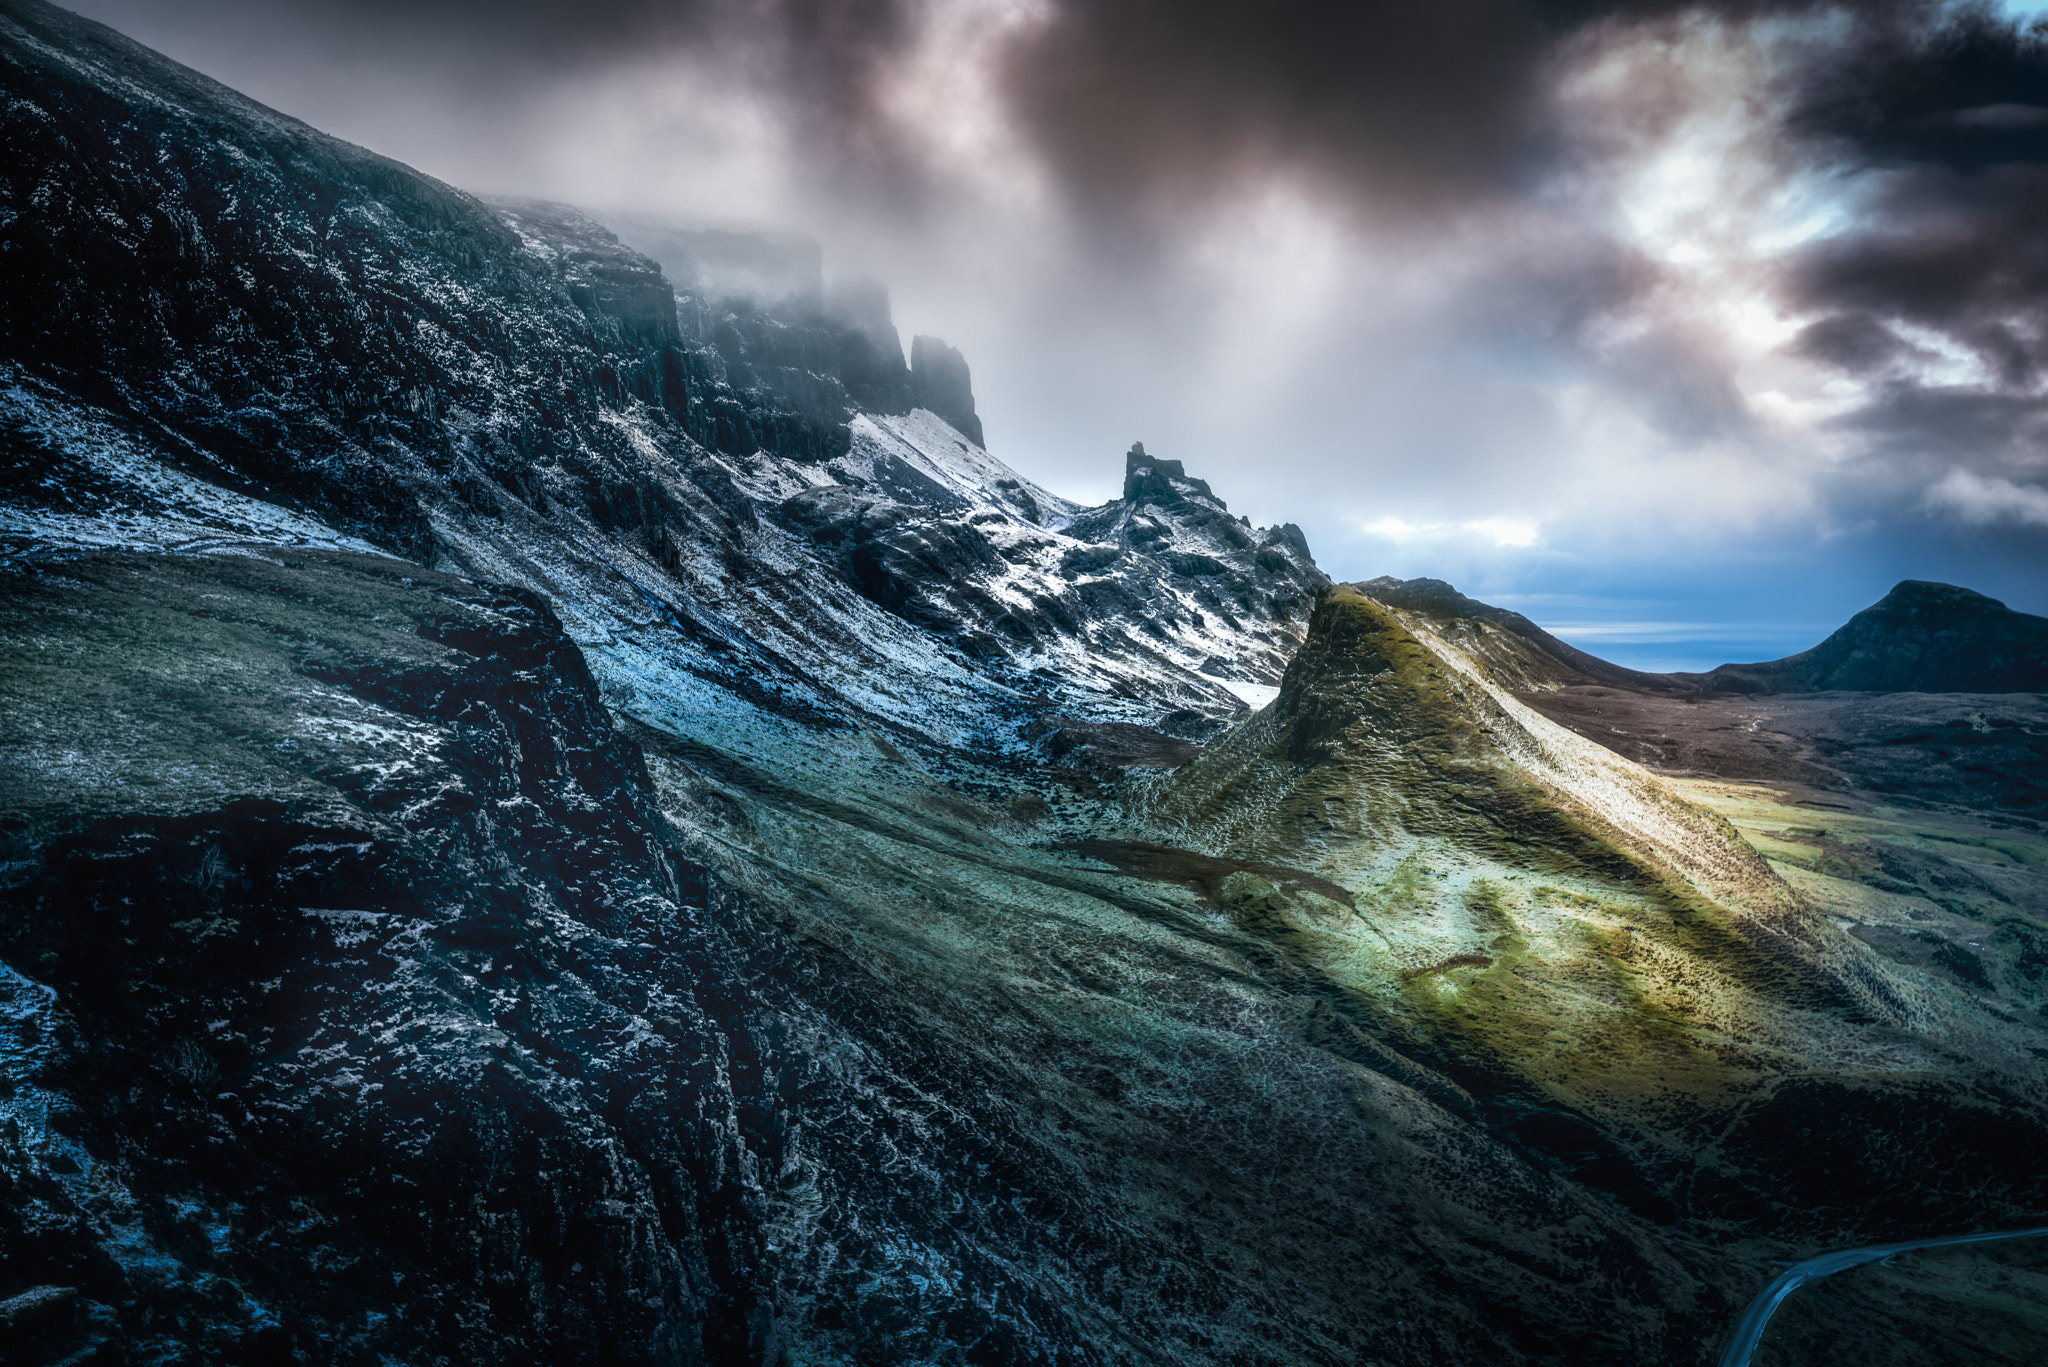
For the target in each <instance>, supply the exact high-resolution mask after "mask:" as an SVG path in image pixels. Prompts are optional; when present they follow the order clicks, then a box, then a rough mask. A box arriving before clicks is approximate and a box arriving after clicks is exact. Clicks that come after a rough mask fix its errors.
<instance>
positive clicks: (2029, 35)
mask: <svg viewBox="0 0 2048 1367" xmlns="http://www.w3.org/2000/svg"><path fill="white" fill-rule="evenodd" d="M1793 127H1794V131H1795V132H1796V133H1797V134H1798V135H1800V136H1801V137H1803V138H1805V139H1807V140H1809V141H1810V143H1811V144H1812V146H1813V149H1814V152H1815V155H1818V156H1824V157H1831V158H1833V159H1836V160H1837V161H1839V162H1840V163H1841V164H1842V165H1843V166H1844V167H1845V168H1847V169H1850V170H1852V171H1854V172H1857V173H1859V174H1861V175H1862V176H1863V177H1864V178H1865V179H1867V180H1868V181H1869V182H1870V184H1871V185H1872V186H1873V187H1874V188H1873V190H1872V192H1871V193H1870V194H1869V195H1868V197H1867V199H1866V200H1865V202H1864V203H1863V204H1862V205H1861V206H1859V207H1860V211H1859V213H1858V215H1857V222H1856V223H1855V224H1854V225H1852V226H1851V227H1850V228H1849V229H1848V230H1847V231H1844V232H1840V233H1837V234H1834V235H1831V236H1830V237H1829V238H1828V239H1827V240H1825V241H1824V242H1822V243H1819V244H1817V245H1815V246H1814V247H1812V248H1811V249H1809V250H1808V251H1806V252H1804V253H1802V254H1801V258H1800V259H1799V260H1798V261H1797V262H1796V264H1795V266H1794V269H1793V271H1792V273H1791V279H1790V288H1791V291H1792V297H1793V298H1794V299H1795V300H1797V301H1798V302H1799V303H1800V304H1802V305H1804V306H1805V307H1807V308H1809V309H1812V310H1816V311H1820V312H1823V313H1825V314H1826V316H1825V317H1824V318H1823V319H1822V320H1821V321H1820V322H1818V323H1816V324H1814V325H1813V326H1811V327H1809V328H1808V329H1807V331H1806V333H1805V334H1804V336H1803V337H1802V338H1801V345H1802V347H1803V348H1804V349H1805V350H1806V351H1807V352H1808V354H1811V355H1814V356H1816V357H1819V358H1821V359H1824V360H1827V361H1829V362H1830V363H1832V364H1834V365H1836V366H1837V367H1839V368H1841V369H1843V370H1844V371H1847V372H1849V373H1851V374H1856V375H1863V376H1871V377H1886V378H1891V377H1895V376H1897V375H1898V374H1899V373H1900V372H1901V371H1902V370H1903V371H1904V372H1906V373H1907V374H1912V373H1916V372H1917V373H1920V374H1923V375H1931V376H1934V377H1936V378H1933V379H1930V380H1929V381H1928V382H1927V383H1926V384H1924V385H1923V384H1916V383H1912V382H1910V381H1907V382H1904V383H1894V385H1893V386H1892V387H1891V388H1890V389H1889V390H1888V391H1887V394H1886V396H1885V397H1884V398H1883V399H1882V400H1881V401H1880V402H1879V403H1878V404H1876V405H1874V406H1873V407H1872V408H1871V409H1870V410H1869V411H1867V412H1865V413H1863V414H1860V415H1858V416H1857V418H1856V419H1855V421H1856V423H1857V425H1858V426H1861V427H1863V428H1865V429H1866V430H1869V431H1871V432H1872V433H1873V434H1875V435H1878V436H1880V437H1881V438H1882V439H1883V440H1884V441H1885V442H1886V443H1887V444H1888V445H1892V446H1900V445H1902V444H1913V443H1918V444H1920V445H1921V446H1922V447H1923V448H1924V449H1927V450H1929V451H1934V452H1949V453H1953V454H1955V455H1956V456H1957V457H1958V458H1960V459H1967V458H1969V456H1970V455H1971V454H1972V453H1984V454H2004V455H2020V454H2023V453H2024V448H2026V447H2028V446H2031V445H2032V444H2033V443H2034V442H2036V441H2037V440H2038V436H2039V421H2038V404H2037V403H2036V402H2035V401H2034V400H2033V399H2032V398H2031V397H2030V391H2032V390H2033V389H2034V388H2035V387H2036V386H2037V385H2038V384H2039V382H2040V380H2041V378H2042V376H2043V375H2044V373H2048V233H2044V231H2043V225H2044V224H2048V29H2044V28H2041V27H2032V28H2029V27H2026V26H2023V25H2021V24H2019V23H2017V22H2015V21H2013V20H2011V19H2008V18H2005V17H2002V16H2001V15H1999V14H1997V13H1996V12H1995V11H1993V10H1991V9H1989V8H1987V7H1976V8H1970V9H1965V10H1962V11H1960V12H1954V13H1951V14H1948V15H1945V16H1940V17H1937V18H1933V19H1931V20H1929V21H1928V22H1923V23H1921V24H1918V25H1895V26H1886V27H1880V28H1874V29H1872V30H1871V31H1869V32H1868V33H1867V34H1865V35H1864V36H1863V40H1862V41H1861V42H1860V43H1857V44H1855V45H1853V46H1851V47H1850V48H1849V49H1848V50H1847V51H1845V52H1840V53H1838V54H1837V60H1836V61H1835V62H1833V63H1831V64H1829V65H1828V66H1827V67H1826V68H1824V69H1820V70H1816V71H1815V72H1814V73H1813V74H1812V77H1811V88H1810V89H1809V91H1808V92H1807V98H1806V102H1805V106H1804V108H1803V109H1802V110H1801V111H1800V113H1799V116H1798V117H1797V119H1796V120H1795V122H1794V125H1793ZM1937 341H1945V342H1946V343H1947V344H1948V347H1949V349H1950V350H1951V352H1952V354H1961V355H1964V356H1967V357H1971V358H1974V359H1975V361H1976V362H1977V364H1978V366H1979V367H1980V374H1979V375H1977V376H1975V377H1961V376H1957V375H1955V374H1953V373H1944V372H1943V370H1942V368H1941V367H1940V366H1939V365H1938V364H1930V362H1934V361H1937V360H1938V358H1937V357H1935V356H1934V355H1933V354H1932V353H1930V352H1929V350H1928V347H1929V345H1931V344H1933V343H1935V342H1937ZM1949 369H1950V371H1953V367H1952V366H1951V367H1950V368H1949ZM1923 388H1936V389H1939V390H1940V391H1941V392H1940V393H1939V394H1922V393H1920V392H1919V391H1920V390H1921V389H1923Z"/></svg>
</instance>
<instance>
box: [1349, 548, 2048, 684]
mask: <svg viewBox="0 0 2048 1367" xmlns="http://www.w3.org/2000/svg"><path fill="white" fill-rule="evenodd" d="M1357 587H1358V589H1359V590H1360V591H1361V592H1363V593H1367V594H1369V595H1371V596H1373V597H1375V598H1378V599H1379V600H1380V601H1382V602H1385V603H1387V604H1388V605H1390V606H1392V607H1398V608H1404V609H1408V610H1410V611H1414V612H1419V613H1422V614H1424V615H1426V616H1428V617H1430V618H1432V619H1434V620H1437V621H1440V622H1445V623H1464V622H1477V623H1484V624H1486V625H1488V626H1491V627H1494V628H1496V629H1497V630H1498V631H1499V632H1501V633H1504V634H1506V635H1507V636H1510V637H1512V638H1515V641H1514V643H1513V644H1511V645H1509V646H1508V647H1507V648H1506V649H1505V650H1503V649H1502V648H1501V643H1499V642H1498V641H1496V642H1495V643H1493V644H1492V645H1491V646H1490V647H1482V646H1480V645H1479V643H1478V642H1477V641H1476V640H1474V641H1472V642H1471V644H1472V645H1473V647H1474V648H1477V649H1483V650H1486V651H1487V653H1488V655H1489V658H1492V659H1493V660H1494V662H1495V665H1496V667H1497V668H1500V669H1502V670H1504V671H1506V672H1508V673H1513V674H1515V675H1516V676H1517V677H1518V678H1519V679H1520V680H1521V681H1522V682H1523V684H1524V685H1525V686H1529V687H1542V686H1545V685H1550V686H1555V685H1558V684H1561V683H1566V682H1569V683H1574V684H1591V683H1605V684H1613V685H1616V686H1619V687H1625V688H1637V689H1646V690H1652V691H1663V692H1668V691H1685V690H1691V691H1698V692H1706V693H1810V692H1852V691H1853V692H1869V693H1899V692H1912V693H2038V692H2042V691H2044V690H2048V618H2043V617H2035V616H2032V615H2030V614H2027V613H2023V612H2015V611H2013V610H2012V609H2010V608H2008V607H2006V605H2005V604H2004V603H2002V602H2000V601H1998V600H1997V599H1995V598H1990V597H1987V596H1986V595H1984V594H1981V593H1977V592H1975V591H1974V590H1971V589H1966V588H1959V587H1957V586H1955V585H1953V584H1938V583H1933V582H1930V581H1926V580H1917V579H1905V580H1901V581H1900V582H1899V583H1898V584H1896V585H1894V586H1893V588H1892V589H1891V591H1890V592H1889V593H1887V594H1886V595H1885V596H1884V597H1883V598H1882V599H1880V600H1879V601H1878V602H1876V603H1873V604H1872V605H1871V606H1869V607H1867V608H1865V609H1863V610H1862V611H1861V612H1858V613H1856V614H1855V615H1854V616H1853V617H1851V618H1850V619H1849V620H1848V621H1847V622H1846V623H1844V624H1843V625H1842V626H1841V627H1839V628H1838V629H1836V630H1835V631H1834V632H1833V633H1831V634H1830V635H1829V636H1828V638H1827V639H1826V640H1824V641H1822V642H1821V643H1820V644H1819V645H1817V646H1814V647H1813V648H1812V649H1810V650H1804V651H1801V652H1799V653H1798V654H1795V655H1788V656H1786V657H1784V658H1783V659H1778V660H1767V661H1762V662H1759V663H1755V664H1724V665H1718V666H1716V667H1715V668H1713V669H1710V670H1706V671H1703V672H1684V671H1677V672H1672V673H1665V674H1658V673H1650V672H1645V671H1642V670H1636V669H1629V668H1626V667H1625V666H1622V665H1617V664H1613V663H1611V662H1609V661H1607V660H1603V659H1600V658H1599V657H1598V656H1596V655H1592V654H1589V653H1588V652H1586V651H1583V650H1580V649H1578V648H1577V647H1575V646H1571V645H1568V644H1566V643H1565V642H1563V641H1560V640H1558V639H1557V638H1556V637H1554V636H1552V635H1550V634H1549V633H1548V632H1546V631H1544V630H1543V629H1542V628H1541V627H1539V626H1537V625H1536V624H1535V623H1534V622H1532V621H1530V620H1529V619H1528V618H1526V617H1524V616H1522V614H1520V613H1518V612H1511V611H1509V610H1508V609H1505V608H1497V607H1493V606H1491V605H1490V604H1486V603H1482V602H1480V601H1478V600H1477V599H1474V598H1468V597H1466V596H1465V595H1464V594H1462V593H1459V592H1458V591H1457V590H1456V589H1455V588H1453V587H1452V586H1451V585H1449V584H1447V583H1445V582H1444V581H1443V580H1441V579H1408V580H1401V579H1395V578H1392V577H1390V576H1382V577H1380V578H1378V579H1371V580H1362V581H1360V582H1359V584H1358V585H1357Z"/></svg>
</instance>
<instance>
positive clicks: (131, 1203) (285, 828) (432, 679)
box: [0, 553, 775, 1363]
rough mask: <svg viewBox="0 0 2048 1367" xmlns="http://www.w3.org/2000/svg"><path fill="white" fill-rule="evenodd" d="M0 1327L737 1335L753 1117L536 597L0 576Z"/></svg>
mask: <svg viewBox="0 0 2048 1367" xmlns="http://www.w3.org/2000/svg"><path fill="white" fill-rule="evenodd" d="M0 638H4V639H5V641H6V648H7V651H8V659H9V664H8V667H7V668H6V670H5V671H4V672H0V698H4V705H0V718H4V719H0V756H4V758H0V788H4V798H0V805H4V809H5V811H6V812H7V818H6V822H5V828H4V830H5V833H4V836H0V840H4V844H5V846H6V849H7V854H6V858H7V861H8V862H7V863H6V865H5V867H6V869H7V875H6V878H5V884H4V889H0V954H4V956H5V960H6V964H7V967H5V968H4V969H0V974H4V978H5V985H4V988H0V991H4V994H5V1003H6V1004H5V1008H4V1009H5V1016H4V1020H5V1026H6V1036H5V1046H4V1047H5V1057H4V1063H5V1068H6V1076H7V1083H6V1085H7V1092H6V1094H5V1098H4V1100H0V1108H4V1114H5V1116H6V1119H5V1121H4V1122H0V1268H4V1269H5V1276H6V1278H7V1284H6V1285H5V1286H4V1287H0V1290H4V1291H5V1292H6V1293H7V1294H8V1295H17V1294H21V1293H23V1292H24V1291H25V1290H32V1289H34V1288H35V1287H37V1286H44V1287H54V1288H60V1289H62V1290H64V1291H70V1292H75V1295H76V1299H75V1300H73V1301H56V1302H53V1303H51V1304H49V1305H48V1306H46V1307H45V1309H44V1310H43V1312H42V1313H40V1314H37V1315H24V1316H23V1317H22V1322H21V1323H18V1324H16V1325H14V1326H12V1331H11V1333H12V1337H13V1342H12V1343H11V1344H10V1350H9V1355H8V1360H9V1361H16V1362H20V1361H57V1360H59V1359H64V1358H65V1356H66V1354H67V1353H68V1352H70V1351H72V1350H75V1349H83V1348H89V1347H91V1346H93V1345H95V1344H97V1345H99V1346H100V1349H101V1356H100V1357H97V1358H94V1359H92V1360H95V1361H210V1362H248V1361H293V1360H313V1361H371V1360H394V1359H403V1360H408V1361H447V1360H457V1361H494V1362H541V1361H546V1362H590V1363H599V1362H605V1363H610V1362H619V1361H643V1360H666V1361H678V1362H690V1361H705V1362H719V1361H733V1360H736V1359H739V1358H744V1357H748V1356H756V1355H759V1354H760V1353H762V1352H763V1351H765V1345H766V1343H767V1326H768V1322H769V1318H770V1317H769V1310H768V1306H767V1305H766V1304H765V1303H764V1298H763V1296H762V1295H761V1293H760V1291H759V1290H758V1271H757V1269H758V1268H759V1266H760V1262H761V1259H762V1250H761V1246H760V1237H759V1233H758V1229H757V1224H756V1221H755V1219H754V1218H753V1217H752V1214H751V1213H750V1212H749V1210H748V1209H747V1206H746V1200H745V1198H746V1194H747V1193H746V1173H747V1170H748V1166H749V1165H750V1164H751V1163H752V1162H754V1161H757V1159H756V1155H757V1154H758V1153H761V1152H762V1151H764V1150H768V1151H772V1148H773V1145H774V1125H775V1115H774V1112H773V1110H772V1098H771V1096H770V1094H769V1093H770V1085H771V1084H770V1082H769V1080H768V1079H767V1078H765V1077H764V1075H763V1073H762V1070H761V1059H760V1049H759V1046H758V1044H757V1043H756V1042H755V1040H754V1039H753V1038H752V1037H751V1036H750V1035H749V1034H748V1031H747V1026H746V1023H745V1021H744V1018H743V1017H742V1016H740V1015H739V1014H738V1013H737V1012H736V1011H735V1010H734V1002H735V1000H736V998H737V994H738V990H739V989H738V986H737V978H736V975H735V970H734V966H733V960H732V956H731V951H730V947H729V946H728V945H727V944H726V942H725V940H724V938H723V931H722V930H721V929H720V928H717V927H715V926H714V925H713V924H711V923H710V922H709V921H708V920H707V912H706V909H705V891H704V882H703V874H702V871H701V870H700V869H698V868H696V867H695V866H694V865H692V864H690V863H688V862H687V861H686V860H684V859H682V858H680V857H679V855H678V854H677V851H676V848H675V841H674V840H673V839H672V838H671V837H669V836H668V835H667V834H666V833H665V828H664V826H663V824H662V823H661V821H660V820H659V817H658V814H657V812H656V808H655V803H654V791H653V788H652V785H651V784H650V782H649V780H648V776H647V771H646V767H645V765H644V764H643V763H642V761H641V757H640V754H639V752H638V751H637V750H636V749H634V748H633V747H631V746H630V745H627V744H625V743H624V742H623V741H622V740H621V739H620V737H619V736H618V734H617V733H616V731H615V730H614V729H613V727H612V725H611V721H610V719H609V717H608V716H607V715H606V713H605V711H604V709H603V706H602V704H601V703H600V702H599V700H598V697H597V692H596V689H595V687H594V686H593V684H592V682H591V680H590V676H589V673H588V671H587V670H586V669H585V668H584V666H583V662H582V658H581V656H580V655H579V654H578V653H577V651H576V649H575V647H574V646H573V645H572V644H570V642H569V641H568V640H567V639H566V638H564V637H563V636H562V634H561V631H560V628H559V626H558V625H557V624H556V622H555V621H554V619H553V616H552V615H551V614H550V613H549V612H548V610H547V609H546V608H545V607H544V606H542V605H541V604H540V603H539V602H538V601H536V600H535V599H534V598H533V597H532V596H531V595H530V594H526V593H523V592H518V591H504V590H490V589H483V588H479V587H478V586H476V585H473V584H471V583H468V582H466V581H462V580H456V579H451V578H449V577H447V576H445V575H438V574H434V573H432V572H430V571H426V570H422V569H420V568H418V567H416V566H412V565H407V564H403V563H401V562H396V561H391V560H386V559H378V558H372V557H365V556H352V555H330V554H317V553H316V554H308V555H300V556H292V557H289V558H284V557H265V556H252V555H236V556H226V557H215V556H207V557H192V558H181V559H176V560H163V559H154V558H143V557H135V556H124V555H109V556H100V557H92V558H86V559H77V560H71V561H67V562H66V563H65V565H64V566H63V569H62V572H61V573H53V572H44V573H33V572H27V573H25V572H23V571H22V570H19V569H16V570H14V571H11V572H10V573H9V574H8V576H7V579H6V583H5V592H4V594H0Z"/></svg>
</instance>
